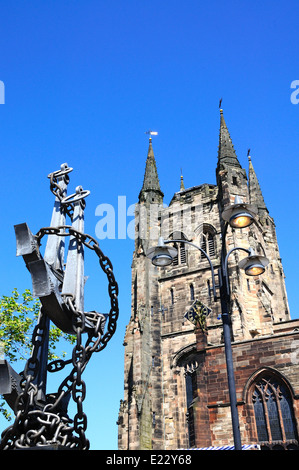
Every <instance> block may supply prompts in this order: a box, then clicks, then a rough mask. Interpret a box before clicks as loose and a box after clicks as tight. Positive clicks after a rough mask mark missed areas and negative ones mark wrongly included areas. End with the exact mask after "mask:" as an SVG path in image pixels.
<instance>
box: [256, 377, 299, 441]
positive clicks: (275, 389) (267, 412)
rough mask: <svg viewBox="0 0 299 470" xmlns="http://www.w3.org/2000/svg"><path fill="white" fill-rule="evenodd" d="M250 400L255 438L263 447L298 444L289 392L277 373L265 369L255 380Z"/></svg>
mask: <svg viewBox="0 0 299 470" xmlns="http://www.w3.org/2000/svg"><path fill="white" fill-rule="evenodd" d="M251 400H252V403H253V408H254V415H255V422H256V430H257V435H258V440H259V443H260V445H261V446H262V448H264V449H273V448H274V447H275V446H277V445H279V446H280V447H281V448H284V449H288V448H290V447H292V448H297V449H299V447H298V434H297V426H296V420H295V417H294V412H293V404H292V396H291V393H290V390H289V388H288V387H287V385H286V384H285V383H284V382H283V381H282V380H281V379H280V378H279V377H278V376H276V375H273V374H271V373H265V374H263V375H262V376H259V378H258V380H257V381H256V382H255V384H254V386H253V388H252V392H251Z"/></svg>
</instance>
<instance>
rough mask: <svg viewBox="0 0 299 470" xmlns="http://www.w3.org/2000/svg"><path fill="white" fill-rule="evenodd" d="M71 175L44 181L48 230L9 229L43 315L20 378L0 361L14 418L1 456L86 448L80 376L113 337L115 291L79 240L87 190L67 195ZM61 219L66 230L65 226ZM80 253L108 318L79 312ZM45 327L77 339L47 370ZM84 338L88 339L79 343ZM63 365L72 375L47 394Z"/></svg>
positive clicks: (65, 171)
mask: <svg viewBox="0 0 299 470" xmlns="http://www.w3.org/2000/svg"><path fill="white" fill-rule="evenodd" d="M72 170H73V169H72V168H70V167H69V166H68V164H67V163H64V164H63V165H61V168H60V170H58V171H54V172H53V173H50V174H49V175H48V178H49V179H50V189H51V191H52V193H53V194H54V195H55V201H54V208H53V212H52V219H51V224H50V227H44V228H41V229H40V230H39V232H38V233H37V234H36V235H33V234H32V233H31V231H30V229H29V227H28V226H27V224H26V223H23V224H19V225H16V226H15V234H16V241H17V256H22V257H23V259H24V262H25V264H26V267H27V269H28V270H29V272H30V274H31V279H32V287H33V296H34V297H39V299H40V302H41V308H40V313H39V319H38V323H37V325H36V327H35V329H34V332H33V336H32V346H33V347H32V352H31V357H30V358H29V359H28V361H27V363H26V366H25V369H24V371H23V372H22V373H21V374H18V373H17V372H16V371H15V370H14V369H13V368H12V367H11V366H10V365H9V363H8V362H7V361H6V360H1V361H0V363H1V368H0V394H2V395H3V396H4V399H5V400H6V402H7V403H8V405H9V406H10V407H11V408H12V409H13V410H14V411H15V414H16V417H15V422H14V424H13V425H12V426H10V427H8V428H7V429H6V430H5V431H3V433H2V436H1V437H2V440H1V442H0V449H27V448H31V449H32V448H33V449H34V448H35V449H37V448H38V449H41V448H42V449H54V448H55V449H56V448H62V449H80V450H86V449H88V448H89V441H88V440H87V439H86V436H85V431H86V428H87V417H86V415H85V413H84V412H83V409H82V403H83V400H84V398H85V394H86V387H85V383H84V382H83V380H82V377H81V376H82V373H83V371H84V370H85V368H86V366H87V363H88V362H89V360H90V358H91V355H92V354H93V352H99V351H101V350H102V349H104V348H105V347H106V345H107V343H108V341H109V340H110V339H111V337H112V336H113V334H114V332H115V330H116V322H117V318H118V299H117V296H118V285H117V283H116V281H115V278H114V274H113V268H112V264H111V261H110V260H109V258H107V257H106V256H105V255H104V254H103V252H102V251H101V249H100V247H99V244H98V242H97V241H96V240H95V239H94V238H93V237H91V236H90V235H87V234H85V233H84V209H85V206H86V201H85V198H86V197H87V196H88V195H89V194H90V191H87V190H84V189H83V188H82V186H77V188H76V191H75V193H73V194H71V195H70V196H67V195H66V194H67V186H68V183H69V173H70V172H71V171H72ZM67 216H68V217H69V218H70V220H71V225H66V217H67ZM45 235H48V240H47V244H46V248H45V252H44V256H42V254H41V252H40V246H41V240H42V238H43V237H44V236H45ZM68 237H69V243H68V251H67V258H66V265H65V264H64V258H65V248H66V247H65V240H66V239H67V238H68ZM86 247H87V248H89V249H91V250H92V251H94V252H95V253H96V255H97V256H98V259H99V263H100V266H101V268H102V270H103V271H104V273H105V274H106V276H107V280H108V293H109V296H110V307H111V308H110V311H109V313H108V314H103V313H99V312H96V311H90V312H85V311H84V285H85V281H86V278H85V276H84V249H85V248H86ZM107 320H108V325H107V327H106V323H107ZM50 321H52V322H53V323H54V324H55V326H56V327H58V328H59V329H60V330H62V331H63V332H64V333H70V334H73V335H75V336H76V345H75V347H74V349H73V354H72V359H70V360H68V361H63V360H61V359H59V360H56V361H52V362H51V363H50V364H48V341H49V327H50ZM105 330H106V332H105ZM83 335H86V336H87V339H86V342H85V344H83ZM68 364H72V366H73V368H72V370H71V372H70V373H69V375H68V376H67V377H66V378H65V379H64V380H63V382H62V383H61V385H60V386H59V388H58V391H57V393H51V394H47V392H46V383H47V372H57V371H60V370H62V369H63V368H64V367H65V366H66V365H68ZM71 397H72V398H73V400H74V401H75V402H76V403H77V413H76V415H75V416H74V419H73V420H71V419H70V418H69V417H68V414H67V409H68V402H69V400H70V398H71Z"/></svg>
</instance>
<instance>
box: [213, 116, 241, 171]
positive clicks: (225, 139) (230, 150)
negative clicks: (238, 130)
mask: <svg viewBox="0 0 299 470" xmlns="http://www.w3.org/2000/svg"><path fill="white" fill-rule="evenodd" d="M223 164H224V165H228V166H233V167H237V168H241V165H240V163H239V161H238V158H237V155H236V152H235V149H234V146H233V143H232V139H231V137H230V134H229V131H228V128H227V125H226V123H225V120H224V116H223V109H220V132H219V147H218V168H219V169H221V166H222V165H223Z"/></svg>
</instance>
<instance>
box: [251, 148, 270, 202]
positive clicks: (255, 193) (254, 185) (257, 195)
mask: <svg viewBox="0 0 299 470" xmlns="http://www.w3.org/2000/svg"><path fill="white" fill-rule="evenodd" d="M249 153H250V149H249V150H248V154H247V156H248V161H249V171H248V180H249V181H248V190H249V199H250V204H253V205H255V206H256V207H257V208H258V209H266V210H267V207H266V204H265V201H264V197H263V193H262V190H261V187H260V184H259V181H258V179H257V176H256V173H255V171H254V168H253V165H252V161H251V156H250V154H249Z"/></svg>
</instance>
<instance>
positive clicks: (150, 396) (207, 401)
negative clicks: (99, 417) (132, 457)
mask: <svg viewBox="0 0 299 470" xmlns="http://www.w3.org/2000/svg"><path fill="white" fill-rule="evenodd" d="M248 159H249V170H248V173H247V172H246V170H245V169H244V168H242V166H241V165H240V163H239V160H238V158H237V155H236V152H235V149H234V146H233V144H232V140H231V137H230V134H229V131H228V128H227V125H226V122H225V120H224V116H223V111H222V110H220V132H219V147H218V162H217V167H216V184H201V185H199V186H194V187H192V188H188V189H186V188H185V187H184V182H183V177H181V185H180V190H179V191H178V192H176V193H175V194H174V196H173V198H172V200H171V201H170V204H169V206H165V204H163V197H164V195H163V192H162V191H161V188H160V183H159V178H158V172H157V166H156V160H155V156H154V152H153V147H152V140H151V138H150V141H149V148H148V154H147V159H146V167H145V175H144V180H143V185H142V188H141V191H140V194H139V203H138V204H136V211H135V250H134V254H133V262H132V293H131V295H132V308H131V317H130V320H129V323H128V325H127V328H126V333H125V339H124V346H125V365H124V399H123V400H121V403H120V410H119V418H118V430H119V431H118V434H119V449H120V450H126V449H130V450H137V449H160V450H162V449H165V450H167V449H182V448H185V449H186V448H190V447H200V448H201V447H207V446H221V445H228V444H232V443H233V438H232V428H231V416H230V406H229V405H230V403H229V394H228V385H227V373H226V362H225V353H224V344H223V327H222V320H221V308H220V301H219V300H217V301H215V300H214V298H213V295H212V283H211V270H210V266H209V263H208V261H207V259H206V258H205V257H204V256H203V255H202V253H201V252H200V250H196V249H194V248H193V247H191V246H190V245H188V244H184V243H175V246H176V248H177V250H178V253H177V256H176V257H175V258H174V260H173V263H172V264H171V265H170V266H167V267H165V268H158V267H155V266H153V265H152V264H151V261H150V260H149V259H148V258H147V257H146V253H147V251H148V249H149V248H150V247H152V246H154V245H157V241H158V238H159V236H160V235H163V236H164V238H165V239H174V240H178V239H179V240H187V241H191V242H193V243H194V244H196V245H197V246H200V247H201V248H203V249H204V250H205V251H206V252H207V254H208V255H209V257H210V259H211V261H212V263H213V266H214V269H215V272H216V273H217V269H218V268H219V265H220V248H221V233H222V229H223V222H224V221H223V219H222V217H221V214H222V212H223V210H224V208H226V207H227V206H228V205H230V204H232V203H233V201H234V199H235V196H239V197H240V198H241V200H242V201H243V202H247V203H250V204H252V205H254V206H255V207H256V211H257V217H256V223H255V224H253V225H251V226H250V227H247V228H245V229H232V228H230V227H229V229H228V232H227V236H226V249H227V251H228V250H230V249H231V248H233V247H243V248H248V247H249V246H251V247H252V248H254V250H255V252H256V253H257V254H261V255H264V256H266V257H267V258H268V259H269V265H268V266H267V268H266V271H265V273H264V274H263V275H262V276H258V277H257V276H256V277H248V276H246V275H245V272H244V271H242V270H241V269H240V268H239V267H238V263H239V261H240V260H241V259H242V258H244V257H245V256H244V251H234V252H233V253H232V256H231V257H230V258H229V265H228V272H229V278H230V289H231V305H230V312H231V339H232V350H233V360H234V368H235V380H236V391H237V406H238V415H239V420H240V431H241V438H242V443H243V444H256V443H257V444H259V445H261V447H262V448H271V449H272V448H275V446H280V447H281V448H291V447H292V446H293V447H296V446H297V445H298V419H299V400H298V398H299V354H298V347H299V321H298V320H291V318H290V313H289V308H288V301H287V294H286V288H285V281H284V272H283V267H282V263H281V258H280V254H279V248H278V243H277V239H276V232H275V224H274V220H273V218H272V217H271V216H270V214H269V211H268V208H267V206H266V204H265V201H264V198H263V194H262V190H261V188H260V185H259V181H258V178H257V176H256V173H255V171H254V168H253V163H252V160H251V157H250V156H249V157H248ZM216 283H217V279H216ZM196 299H197V300H200V301H201V302H203V303H204V304H205V305H206V306H207V307H208V308H209V309H210V310H211V311H210V313H209V315H208V316H207V317H206V321H205V323H204V324H203V323H200V324H198V323H197V324H196V325H194V324H193V323H191V322H190V321H189V320H188V319H186V318H185V316H184V315H185V313H186V311H187V310H188V309H189V308H190V307H191V305H192V304H193V302H194V301H195V300H196ZM273 410H274V411H273ZM275 410H276V411H275ZM273 416H274V418H273Z"/></svg>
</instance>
